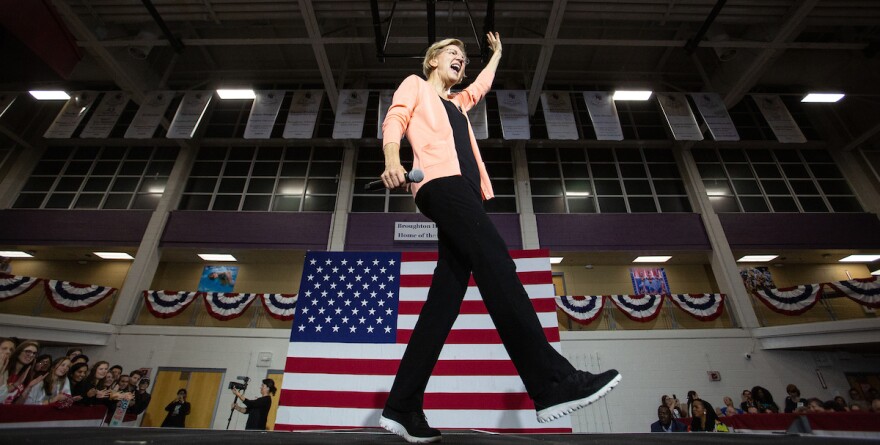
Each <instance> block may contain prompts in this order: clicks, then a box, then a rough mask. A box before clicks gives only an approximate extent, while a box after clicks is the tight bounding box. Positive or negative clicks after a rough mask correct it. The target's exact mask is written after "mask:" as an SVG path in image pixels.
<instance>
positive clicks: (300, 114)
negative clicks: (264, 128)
mask: <svg viewBox="0 0 880 445" xmlns="http://www.w3.org/2000/svg"><path fill="white" fill-rule="evenodd" d="M323 98H324V91H323V90H301V91H294V92H293V98H292V99H291V100H290V110H289V111H288V113H287V121H286V122H285V123H284V135H283V136H282V137H283V138H284V139H309V138H311V137H312V135H313V134H314V133H315V122H317V121H318V111H319V109H320V107H321V100H323Z"/></svg>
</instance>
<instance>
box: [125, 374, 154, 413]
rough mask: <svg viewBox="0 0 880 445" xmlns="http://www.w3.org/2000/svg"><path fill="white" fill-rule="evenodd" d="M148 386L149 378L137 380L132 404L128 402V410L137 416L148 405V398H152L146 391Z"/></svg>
mask: <svg viewBox="0 0 880 445" xmlns="http://www.w3.org/2000/svg"><path fill="white" fill-rule="evenodd" d="M149 387H150V379H139V380H138V384H137V391H135V393H134V404H131V403H129V405H128V412H130V413H132V414H134V415H136V416H137V415H140V414H141V413H142V412H144V411H146V410H147V407H148V406H149V405H150V399H152V398H153V397H152V396H151V395H150V393H148V392H147V388H149Z"/></svg>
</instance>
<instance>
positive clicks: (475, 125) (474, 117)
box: [467, 98, 489, 141]
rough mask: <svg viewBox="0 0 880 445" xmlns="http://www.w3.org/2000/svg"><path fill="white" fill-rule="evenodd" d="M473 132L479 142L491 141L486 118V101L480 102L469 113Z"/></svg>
mask: <svg viewBox="0 0 880 445" xmlns="http://www.w3.org/2000/svg"><path fill="white" fill-rule="evenodd" d="M467 115H468V120H469V121H470V122H471V130H473V131H474V138H476V139H477V140H478V141H481V140H484V139H489V124H488V119H487V118H486V99H485V98H484V99H483V100H481V101H479V102H477V103H476V105H474V106H473V107H471V109H470V110H468V112H467Z"/></svg>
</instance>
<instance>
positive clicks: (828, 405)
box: [822, 399, 846, 413]
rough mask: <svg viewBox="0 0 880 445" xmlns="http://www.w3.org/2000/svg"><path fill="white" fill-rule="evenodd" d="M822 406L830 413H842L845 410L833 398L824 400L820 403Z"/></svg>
mask: <svg viewBox="0 0 880 445" xmlns="http://www.w3.org/2000/svg"><path fill="white" fill-rule="evenodd" d="M822 407H823V408H825V411H826V412H830V413H831V412H833V413H842V412H844V411H846V410H845V409H844V407H842V406H840V403H838V402H837V401H836V400H835V399H831V400H826V401H825V402H823V403H822Z"/></svg>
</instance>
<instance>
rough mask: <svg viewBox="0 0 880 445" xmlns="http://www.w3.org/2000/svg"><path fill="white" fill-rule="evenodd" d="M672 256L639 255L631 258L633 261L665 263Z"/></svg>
mask: <svg viewBox="0 0 880 445" xmlns="http://www.w3.org/2000/svg"><path fill="white" fill-rule="evenodd" d="M670 258H672V257H671V256H663V255H660V256H640V257H638V258H636V259H634V260H633V263H665V262H667V261H669V259H670Z"/></svg>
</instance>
